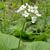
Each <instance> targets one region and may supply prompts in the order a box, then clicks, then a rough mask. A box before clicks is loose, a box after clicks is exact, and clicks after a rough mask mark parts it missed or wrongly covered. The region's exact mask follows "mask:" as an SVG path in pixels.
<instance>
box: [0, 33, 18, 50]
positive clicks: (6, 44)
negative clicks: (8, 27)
mask: <svg viewBox="0 0 50 50" xmlns="http://www.w3.org/2000/svg"><path fill="white" fill-rule="evenodd" d="M18 42H19V39H17V38H16V37H14V36H12V35H6V34H1V33H0V50H10V49H14V48H18Z"/></svg>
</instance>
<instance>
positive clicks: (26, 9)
mask: <svg viewBox="0 0 50 50" xmlns="http://www.w3.org/2000/svg"><path fill="white" fill-rule="evenodd" d="M21 11H24V12H23V13H22V16H24V17H28V16H29V15H30V14H31V13H32V14H33V17H32V23H35V21H36V20H37V17H36V16H38V17H39V16H41V14H39V12H38V6H36V5H34V6H30V5H29V4H28V3H25V4H23V5H22V6H21V7H20V8H19V9H18V10H16V11H15V12H16V13H19V12H21ZM34 14H35V15H36V16H34Z"/></svg>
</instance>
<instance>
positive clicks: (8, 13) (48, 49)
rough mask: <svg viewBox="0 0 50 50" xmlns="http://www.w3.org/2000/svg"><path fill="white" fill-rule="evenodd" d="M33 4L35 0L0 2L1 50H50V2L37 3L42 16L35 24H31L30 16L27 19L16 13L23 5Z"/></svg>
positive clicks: (4, 0) (3, 0) (40, 1)
mask: <svg viewBox="0 0 50 50" xmlns="http://www.w3.org/2000/svg"><path fill="white" fill-rule="evenodd" d="M33 2H34V0H33V1H32V0H31V1H30V0H9V1H8V0H2V1H1V2H0V50H50V1H49V0H48V1H45V0H43V1H42V0H39V1H37V2H36V1H35V4H36V5H37V6H38V7H39V8H38V10H39V12H40V13H41V14H42V16H41V17H38V19H37V21H36V23H34V24H32V23H31V17H30V16H29V17H28V18H27V19H26V18H24V17H22V16H21V15H19V14H16V13H15V11H16V10H17V9H18V8H19V7H20V6H21V5H22V4H24V3H29V4H32V3H33ZM46 3H47V4H46ZM21 13H22V12H21ZM17 37H18V38H17ZM19 39H20V40H21V41H20V40H19ZM31 41H32V42H31ZM19 42H20V43H19ZM18 47H19V48H18Z"/></svg>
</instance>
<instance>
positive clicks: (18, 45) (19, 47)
mask: <svg viewBox="0 0 50 50" xmlns="http://www.w3.org/2000/svg"><path fill="white" fill-rule="evenodd" d="M24 25H25V22H24V23H23V28H22V30H21V31H23V29H24ZM21 33H22V32H20V39H19V45H18V50H20V42H21V38H22V37H21Z"/></svg>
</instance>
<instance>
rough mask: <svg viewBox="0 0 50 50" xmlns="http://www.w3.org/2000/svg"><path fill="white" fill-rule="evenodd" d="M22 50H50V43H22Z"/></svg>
mask: <svg viewBox="0 0 50 50" xmlns="http://www.w3.org/2000/svg"><path fill="white" fill-rule="evenodd" d="M24 44H25V48H22V49H23V50H50V43H47V42H42V41H34V42H24Z"/></svg>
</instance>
